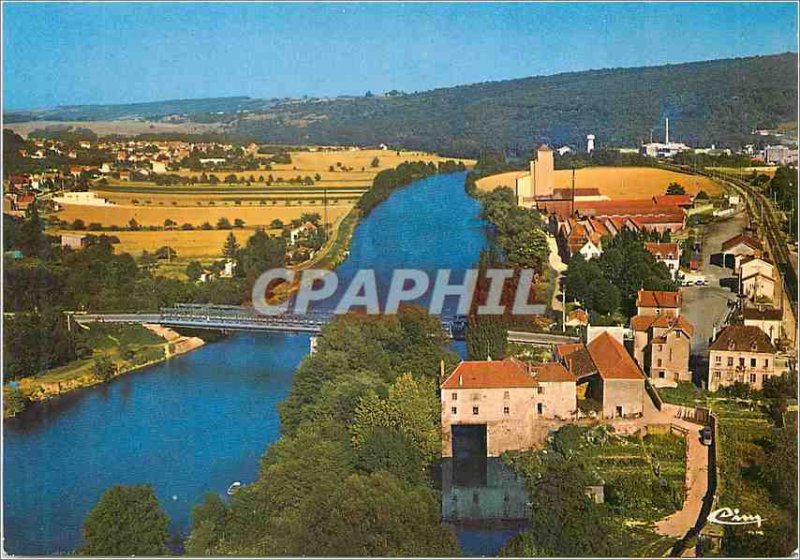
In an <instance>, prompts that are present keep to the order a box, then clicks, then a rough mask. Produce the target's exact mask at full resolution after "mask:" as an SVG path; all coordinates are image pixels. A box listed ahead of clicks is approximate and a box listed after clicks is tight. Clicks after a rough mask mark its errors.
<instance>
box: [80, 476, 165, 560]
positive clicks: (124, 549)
mask: <svg viewBox="0 0 800 560" xmlns="http://www.w3.org/2000/svg"><path fill="white" fill-rule="evenodd" d="M168 524H169V519H168V518H167V514H165V513H164V511H163V510H162V509H161V506H159V504H158V500H157V499H156V495H155V493H154V492H153V488H152V486H149V485H132V486H125V485H115V486H112V487H111V488H109V489H108V490H106V491H105V493H103V496H102V497H101V498H100V500H99V501H98V502H97V505H95V507H94V508H93V509H92V511H90V512H89V514H88V515H87V516H86V521H85V522H84V524H83V535H84V538H85V540H86V545H85V546H84V547H83V549H82V550H81V553H82V554H85V555H87V556H134V555H136V556H161V555H164V554H167V553H168V552H169V551H168V549H167V540H168V538H169V533H168V532H167V525H168Z"/></svg>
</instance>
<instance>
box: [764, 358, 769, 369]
mask: <svg viewBox="0 0 800 560" xmlns="http://www.w3.org/2000/svg"><path fill="white" fill-rule="evenodd" d="M764 367H769V358H767V359H765V360H764Z"/></svg>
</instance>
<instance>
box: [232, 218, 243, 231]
mask: <svg viewBox="0 0 800 560" xmlns="http://www.w3.org/2000/svg"><path fill="white" fill-rule="evenodd" d="M233 227H235V228H239V229H241V228H243V227H244V220H243V219H241V218H236V219H235V220H233Z"/></svg>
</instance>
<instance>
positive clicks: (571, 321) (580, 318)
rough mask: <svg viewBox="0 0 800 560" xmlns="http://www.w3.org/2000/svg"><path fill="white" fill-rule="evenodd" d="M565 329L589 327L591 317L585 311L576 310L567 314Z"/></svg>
mask: <svg viewBox="0 0 800 560" xmlns="http://www.w3.org/2000/svg"><path fill="white" fill-rule="evenodd" d="M564 326H565V327H575V328H580V327H588V326H589V315H588V314H587V313H586V311H584V310H583V309H574V310H572V311H570V312H569V313H567V320H566V321H564Z"/></svg>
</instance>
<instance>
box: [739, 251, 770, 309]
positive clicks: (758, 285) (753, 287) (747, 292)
mask: <svg viewBox="0 0 800 560" xmlns="http://www.w3.org/2000/svg"><path fill="white" fill-rule="evenodd" d="M775 270H776V269H775V265H773V264H772V263H771V262H769V261H767V260H765V259H763V258H761V257H745V258H743V259H741V261H740V263H739V289H740V293H741V295H743V296H745V297H746V298H747V299H749V300H750V301H753V302H772V301H773V300H774V299H775V283H776V282H775V280H776V279H775Z"/></svg>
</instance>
